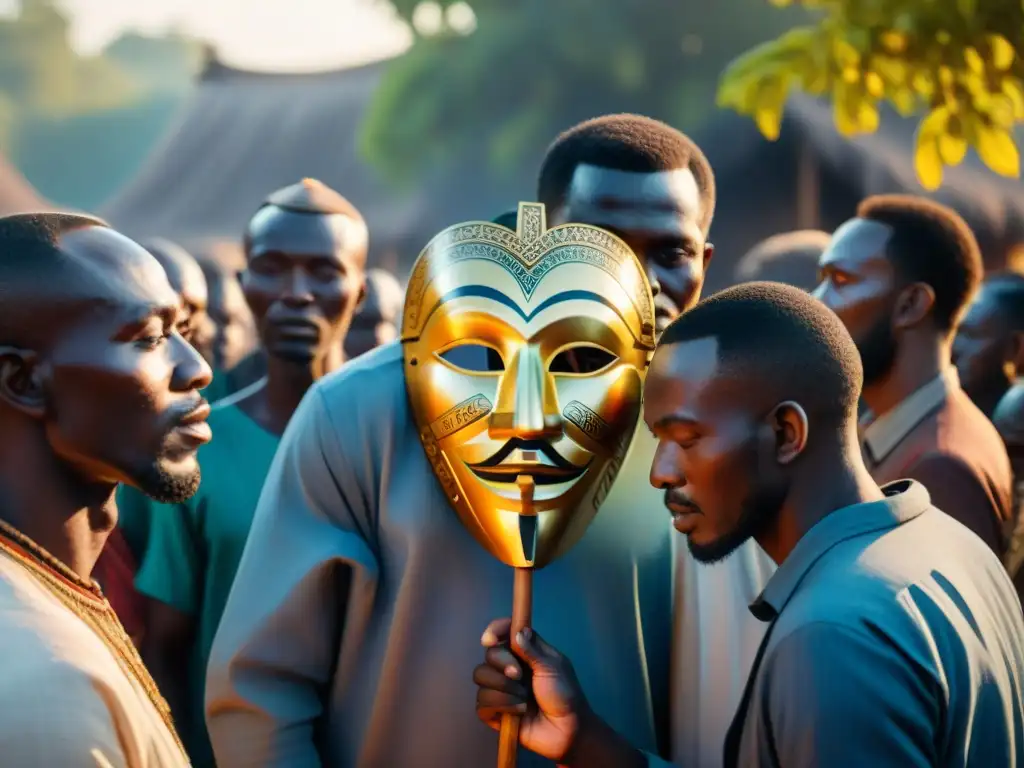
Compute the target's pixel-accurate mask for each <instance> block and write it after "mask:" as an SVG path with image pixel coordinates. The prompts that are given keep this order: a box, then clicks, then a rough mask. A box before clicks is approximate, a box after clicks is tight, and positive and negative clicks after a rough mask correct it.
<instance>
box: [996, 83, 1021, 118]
mask: <svg viewBox="0 0 1024 768" xmlns="http://www.w3.org/2000/svg"><path fill="white" fill-rule="evenodd" d="M1001 85H1002V91H1003V95H1004V96H1006V98H1008V99H1009V100H1010V103H1011V104H1012V105H1013V117H1014V119H1015V120H1024V88H1022V87H1021V84H1020V81H1019V80H1017V79H1015V78H1012V77H1004V78H1003V82H1002V84H1001Z"/></svg>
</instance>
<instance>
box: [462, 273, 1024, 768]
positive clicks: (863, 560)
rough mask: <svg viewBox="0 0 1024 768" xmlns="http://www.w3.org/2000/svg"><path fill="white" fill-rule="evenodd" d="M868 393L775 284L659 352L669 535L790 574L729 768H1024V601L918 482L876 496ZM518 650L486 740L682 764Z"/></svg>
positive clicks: (676, 330) (564, 760)
mask: <svg viewBox="0 0 1024 768" xmlns="http://www.w3.org/2000/svg"><path fill="white" fill-rule="evenodd" d="M862 378H863V372H862V368H861V363H860V359H859V356H858V354H857V350H856V348H855V346H854V344H853V341H852V339H851V338H850V336H849V334H848V333H847V331H846V330H845V329H844V328H843V326H842V323H841V322H840V321H839V319H838V318H837V317H836V316H835V315H833V314H832V313H831V312H830V311H828V310H827V309H825V308H824V307H823V306H822V305H820V304H818V303H817V302H816V301H815V300H814V299H812V298H811V297H809V296H808V295H806V294H804V293H803V292H801V291H798V290H796V289H793V288H789V287H786V286H782V285H779V284H775V283H748V284H746V285H742V286H739V287H737V288H732V289H730V290H728V291H723V292H722V293H719V294H717V295H715V296H713V297H711V298H710V299H708V300H706V301H704V302H702V303H701V304H699V305H697V307H696V308H695V309H693V310H691V311H690V312H688V313H686V314H684V315H683V316H682V317H681V318H680V319H678V320H677V321H675V322H674V323H673V324H672V325H671V326H669V327H668V329H667V330H666V331H665V333H664V334H663V336H662V339H661V341H660V343H659V345H658V349H657V351H656V352H655V354H654V359H653V361H652V363H651V369H650V372H649V374H648V377H647V383H646V386H645V389H644V399H645V413H644V419H645V421H646V422H647V425H648V427H650V429H651V431H652V432H653V433H654V434H655V436H656V437H657V438H658V450H657V453H656V454H655V458H654V462H653V466H652V468H651V481H652V483H653V484H655V485H657V486H659V487H662V488H666V489H667V491H668V496H669V505H668V506H669V508H670V510H671V511H672V515H673V524H674V526H675V528H676V529H677V530H678V531H680V532H681V533H684V534H685V535H686V536H687V539H688V542H689V547H690V550H691V552H692V553H693V554H694V556H695V557H696V558H697V559H699V560H701V561H704V562H713V561H715V560H718V559H720V558H723V557H725V556H726V555H728V554H729V553H730V552H731V551H733V550H734V549H735V548H736V547H737V546H738V545H739V544H740V543H742V542H744V541H746V540H748V539H750V538H754V539H755V540H756V541H757V542H758V543H760V544H761V546H762V547H763V548H764V549H765V551H766V552H767V553H768V554H769V555H770V556H771V557H772V559H773V560H775V561H776V562H777V563H778V564H779V568H778V570H777V571H776V573H775V574H774V575H773V576H772V578H771V579H770V580H769V582H768V584H767V586H766V588H765V589H764V591H763V592H762V594H761V595H760V597H759V598H758V599H757V600H755V601H754V603H753V604H752V605H751V606H750V608H751V612H752V613H753V614H754V616H756V617H757V618H758V619H759V620H761V621H763V622H765V623H766V625H767V633H766V635H765V639H764V641H763V642H762V644H761V647H760V649H759V650H758V654H757V657H756V659H755V661H754V666H753V670H752V671H751V673H750V677H749V679H748V681H747V686H746V690H745V691H744V695H743V698H742V700H741V702H740V705H739V708H738V710H737V713H736V717H735V719H734V721H733V725H732V728H731V729H730V730H729V733H728V735H727V737H726V739H725V744H724V764H725V766H726V768H733V767H736V766H743V767H744V768H756V767H758V766H765V767H773V768H774V767H778V768H811V767H812V766H813V767H817V766H828V768H845V767H846V766H849V767H850V768H854V767H856V768H862V767H863V766H871V767H872V768H877V767H878V766H892V767H893V768H896V766H899V768H917V767H918V766H920V767H921V768H924V767H925V766H950V767H953V766H958V767H959V766H965V767H968V766H969V767H971V768H995V766H1000V768H1002V766H1014V765H1021V764H1022V763H1024V725H1022V723H1024V700H1022V670H1024V621H1022V617H1021V608H1020V603H1019V602H1018V600H1017V597H1016V595H1015V594H1014V591H1013V588H1012V586H1011V584H1010V581H1009V579H1008V577H1007V575H1006V573H1005V572H1004V570H1003V568H1002V566H1001V564H1000V563H999V561H998V559H997V558H996V557H995V555H994V554H993V553H992V552H991V550H990V549H989V548H988V547H987V546H986V545H985V544H984V543H983V542H982V541H981V540H980V539H978V537H977V536H975V535H973V534H972V533H971V532H970V531H969V530H968V529H967V528H965V527H964V526H963V525H962V524H960V523H959V522H957V521H956V520H955V519H953V518H952V517H950V516H949V515H946V514H943V513H942V512H940V511H939V510H937V509H936V508H935V507H933V506H932V505H931V502H930V500H929V497H928V492H927V490H926V489H925V488H924V487H923V486H922V485H920V484H918V483H916V482H913V481H899V482H896V483H892V484H890V485H888V486H886V487H885V488H883V489H880V488H879V487H878V486H877V485H876V484H875V483H874V481H872V479H871V476H870V475H869V474H868V471H867V469H866V468H865V466H864V463H863V460H862V458H861V454H860V450H859V444H858V440H857V413H856V406H857V399H858V396H859V394H860V388H861V383H862ZM508 635H509V621H508V620H507V619H501V620H498V621H495V622H492V624H491V625H490V626H489V627H488V628H487V630H486V631H485V632H484V636H483V638H482V643H483V645H484V646H485V647H486V648H487V651H486V661H485V663H484V664H481V665H480V666H479V667H477V669H476V670H475V672H474V680H475V682H476V683H477V685H478V686H479V691H478V697H477V709H478V714H479V716H480V717H481V719H482V720H483V721H484V722H485V723H487V724H489V725H491V726H492V727H497V725H498V723H499V722H500V716H501V714H502V713H504V712H519V713H522V714H524V719H523V723H522V728H521V730H520V743H521V744H522V745H523V746H524V747H526V748H527V749H530V750H534V751H537V752H539V753H541V754H543V755H546V756H547V757H549V758H550V759H552V760H554V761H556V762H557V763H558V764H560V765H565V766H570V767H571V766H580V767H582V766H586V768H603V767H604V766H609V767H610V766H615V768H632V767H633V766H636V767H637V768H640V767H641V766H664V765H667V763H664V762H663V761H661V760H660V759H658V758H656V757H653V756H650V755H646V754H644V753H642V752H641V751H639V750H637V749H636V748H635V747H633V746H631V745H630V744H628V743H627V742H626V740H625V739H624V738H622V737H621V736H619V735H618V734H617V733H615V732H614V731H613V730H612V729H611V728H609V727H608V726H607V725H606V724H605V723H604V722H603V721H601V720H600V719H599V718H598V717H597V716H596V715H595V714H594V713H593V711H592V710H591V708H590V707H589V705H588V704H587V701H586V698H585V697H584V695H583V693H582V689H581V687H580V685H579V682H578V681H577V679H576V675H575V673H574V672H573V669H572V664H571V663H570V662H569V660H568V659H567V658H566V657H565V656H563V655H562V654H561V653H560V652H558V651H557V650H555V649H554V648H553V647H551V646H550V645H549V644H548V643H546V642H545V641H544V640H542V639H541V638H540V637H539V636H538V635H537V634H536V633H535V632H533V631H532V629H526V630H524V631H523V632H521V633H519V634H518V635H517V636H516V637H515V638H509V637H508ZM513 651H514V654H513ZM517 656H518V658H517ZM519 659H522V660H524V661H525V662H526V665H527V666H528V673H529V674H527V675H524V670H523V664H522V662H521V661H520V660H519ZM694 672H695V673H696V672H697V670H694ZM531 699H532V706H530V707H528V706H527V702H529V701H530V700H531Z"/></svg>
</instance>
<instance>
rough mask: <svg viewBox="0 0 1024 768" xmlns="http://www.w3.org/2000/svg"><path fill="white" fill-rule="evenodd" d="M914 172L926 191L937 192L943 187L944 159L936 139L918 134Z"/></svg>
mask: <svg viewBox="0 0 1024 768" xmlns="http://www.w3.org/2000/svg"><path fill="white" fill-rule="evenodd" d="M914 170H916V171H917V178H918V180H919V181H920V182H921V186H922V187H924V188H925V189H927V190H936V189H938V188H939V187H940V186H942V157H940V156H939V145H938V142H937V141H936V140H935V139H934V138H927V137H925V136H923V135H922V134H920V133H918V135H917V146H916V147H915V148H914Z"/></svg>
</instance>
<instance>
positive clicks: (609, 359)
mask: <svg viewBox="0 0 1024 768" xmlns="http://www.w3.org/2000/svg"><path fill="white" fill-rule="evenodd" d="M618 359H619V358H617V357H616V356H615V355H613V354H612V353H611V352H609V351H608V350H607V349H602V348H601V347H595V346H593V345H592V344H578V345H576V346H573V347H569V348H567V349H563V350H562V351H561V352H559V353H558V354H557V355H555V356H554V358H553V359H552V360H551V365H550V366H548V370H549V371H551V373H575V374H578V375H583V376H589V375H591V374H594V373H599V372H601V371H603V370H604V369H605V368H607V367H608V366H610V365H612V364H613V363H614V362H615V361H616V360H618Z"/></svg>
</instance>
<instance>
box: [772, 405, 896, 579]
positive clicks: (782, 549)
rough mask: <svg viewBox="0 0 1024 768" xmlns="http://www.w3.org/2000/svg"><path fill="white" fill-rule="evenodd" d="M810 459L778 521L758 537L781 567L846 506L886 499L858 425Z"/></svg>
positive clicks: (849, 428) (804, 463)
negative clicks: (865, 454) (873, 474)
mask: <svg viewBox="0 0 1024 768" xmlns="http://www.w3.org/2000/svg"><path fill="white" fill-rule="evenodd" d="M818 453H819V455H817V456H807V457H806V459H805V461H804V462H803V466H801V468H800V471H799V473H798V474H797V476H796V477H795V478H794V480H793V486H792V489H791V490H790V493H789V495H788V496H787V498H786V501H785V503H784V504H783V505H782V508H781V510H780V511H779V516H778V518H777V522H776V524H775V525H774V526H772V528H771V529H770V530H768V531H765V532H764V533H763V534H762V535H760V536H758V537H757V542H758V544H760V545H761V547H762V548H763V549H764V551H765V552H766V553H767V554H768V556H769V557H770V558H771V559H772V560H774V561H775V562H776V563H777V564H779V565H781V564H782V563H783V561H785V559H786V558H787V557H789V554H790V552H792V551H793V548H794V547H796V545H797V542H799V541H800V539H802V538H803V537H804V536H805V535H806V534H807V532H808V531H810V530H811V528H813V527H814V526H815V525H817V524H818V523H819V522H821V521H822V520H823V519H824V518H825V517H827V516H828V515H830V514H831V513H833V512H835V511H836V510H838V509H842V508H843V507H849V506H851V505H853V504H862V503H864V502H866V501H878V500H879V499H882V498H884V496H885V494H883V493H882V491H881V489H880V488H879V487H878V484H877V483H876V482H875V481H874V480H873V479H872V478H871V475H870V474H869V473H868V470H867V468H866V467H865V466H864V461H863V459H862V458H861V453H860V442H859V441H858V439H857V430H856V425H855V424H853V423H851V424H850V425H848V426H847V428H846V429H845V430H844V436H843V437H842V438H841V440H840V441H839V442H838V443H837V445H836V447H835V448H833V449H832V450H829V451H819V452H818Z"/></svg>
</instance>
